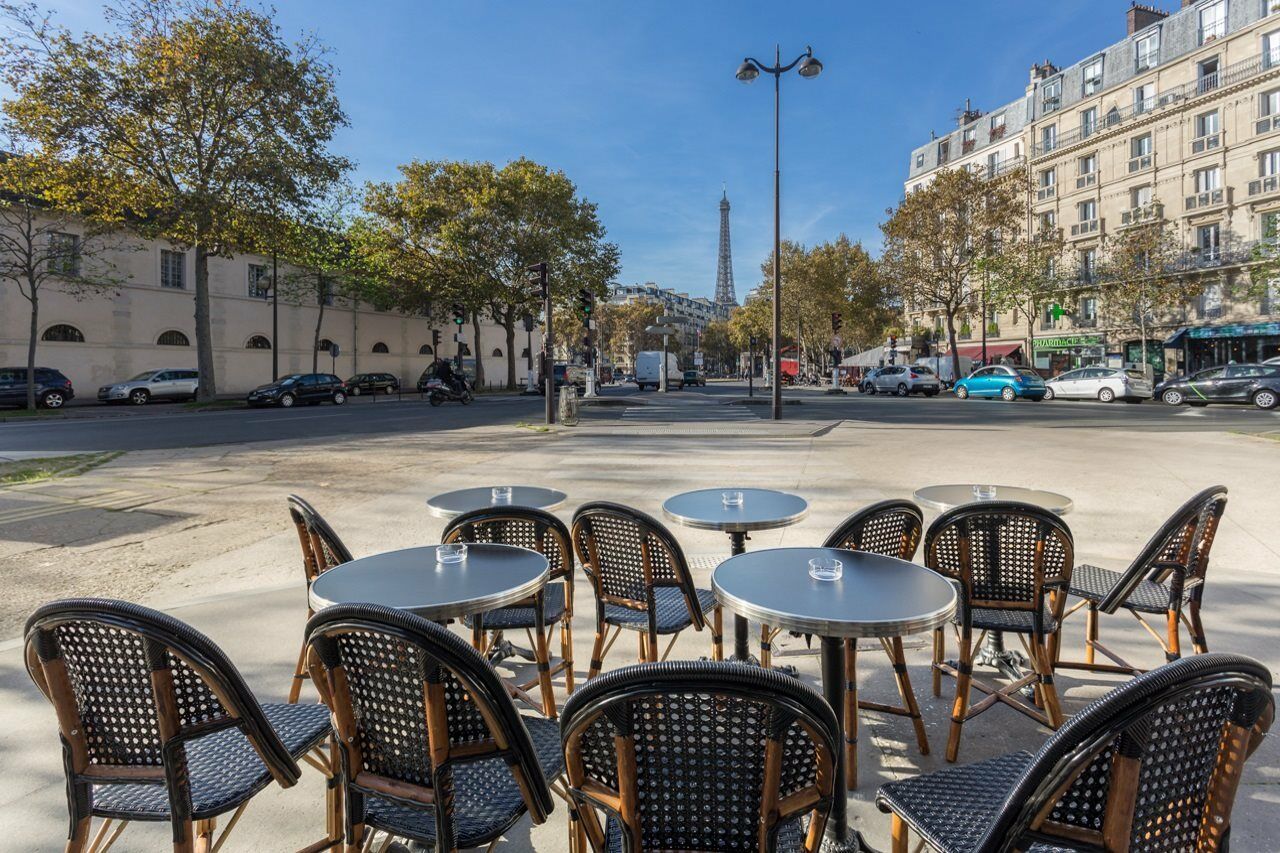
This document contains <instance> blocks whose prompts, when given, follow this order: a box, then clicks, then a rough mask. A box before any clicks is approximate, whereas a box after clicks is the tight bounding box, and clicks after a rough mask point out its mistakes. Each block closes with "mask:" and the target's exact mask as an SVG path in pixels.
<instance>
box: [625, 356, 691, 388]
mask: <svg viewBox="0 0 1280 853" xmlns="http://www.w3.org/2000/svg"><path fill="white" fill-rule="evenodd" d="M661 365H662V351H661V350H657V351H651V352H639V353H636V387H638V388H639V389H640V390H641V391H643V390H644V389H645V388H646V387H649V388H652V389H654V390H655V391H656V390H658V388H659V387H660V383H661V382H662V374H661V373H660V372H659V371H660V370H661V369H662V368H661ZM667 387H668V388H672V387H676V388H679V389H680V390H681V391H683V390H684V371H682V370H681V369H680V360H679V359H677V358H676V354H675V353H673V352H669V353H667Z"/></svg>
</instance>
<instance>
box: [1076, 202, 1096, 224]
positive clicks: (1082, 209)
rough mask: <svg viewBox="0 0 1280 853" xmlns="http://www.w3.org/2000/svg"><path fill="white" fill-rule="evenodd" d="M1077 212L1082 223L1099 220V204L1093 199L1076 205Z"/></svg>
mask: <svg viewBox="0 0 1280 853" xmlns="http://www.w3.org/2000/svg"><path fill="white" fill-rule="evenodd" d="M1076 212H1077V213H1079V215H1080V221H1081V222H1092V221H1093V220H1095V219H1097V218H1098V202H1097V201H1095V200H1093V199H1089V200H1088V201H1082V202H1080V203H1079V204H1077V205H1076Z"/></svg>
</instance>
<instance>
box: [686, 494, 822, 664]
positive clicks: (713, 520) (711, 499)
mask: <svg viewBox="0 0 1280 853" xmlns="http://www.w3.org/2000/svg"><path fill="white" fill-rule="evenodd" d="M726 492H741V493H742V503H741V504H738V505H736V506H728V505H726V504H725V502H724V495H725V493H726ZM662 513H663V515H665V516H666V517H667V518H669V519H670V520H672V521H674V522H675V523H676V524H679V525H681V526H683V527H690V528H693V529H695V530H719V531H722V532H724V533H728V534H729V554H730V555H731V556H733V555H737V554H742V553H745V552H746V550H747V545H746V542H747V539H748V538H749V537H748V536H747V534H748V533H752V532H754V531H758V530H776V529H777V528H780V527H788V526H790V525H792V524H795V523H796V522H798V521H800V520H801V519H803V518H804V517H805V516H806V515H808V513H809V502H808V501H806V500H805V499H804V498H802V497H800V496H799V495H793V494H790V493H788V492H780V491H776V490H774V489H728V488H726V489H697V490H695V491H692V492H682V493H681V494H678V495H675V496H673V497H670V498H667V500H666V501H665V502H664V503H663V504H662ZM775 627H776V626H775ZM747 633H748V623H747V618H746V617H745V616H742V615H741V614H737V613H735V614H734V617H733V657H734V659H735V660H742V661H745V660H750V659H751V649H750V645H749V642H748V636H747Z"/></svg>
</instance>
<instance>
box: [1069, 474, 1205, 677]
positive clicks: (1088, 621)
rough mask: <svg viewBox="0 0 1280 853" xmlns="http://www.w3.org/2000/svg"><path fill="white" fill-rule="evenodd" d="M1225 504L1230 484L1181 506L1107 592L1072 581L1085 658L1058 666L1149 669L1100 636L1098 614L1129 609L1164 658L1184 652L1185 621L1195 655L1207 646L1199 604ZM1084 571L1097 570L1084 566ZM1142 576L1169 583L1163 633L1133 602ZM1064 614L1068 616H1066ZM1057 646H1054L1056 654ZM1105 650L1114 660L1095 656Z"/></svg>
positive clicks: (1096, 669) (1119, 670)
mask: <svg viewBox="0 0 1280 853" xmlns="http://www.w3.org/2000/svg"><path fill="white" fill-rule="evenodd" d="M1226 507H1227V487H1226V486H1211V487H1210V488H1207V489H1204V490H1202V491H1201V492H1199V493H1198V494H1196V495H1194V496H1192V498H1191V499H1190V500H1188V501H1187V502H1186V503H1184V504H1183V505H1182V506H1180V507H1179V508H1178V509H1177V511H1175V512H1174V513H1173V515H1171V516H1170V517H1169V519H1168V520H1167V521H1165V523H1164V524H1162V525H1161V526H1160V529H1159V530H1157V531H1156V533H1155V535H1154V536H1152V537H1151V539H1150V540H1149V541H1148V542H1147V544H1146V545H1145V546H1144V547H1143V549H1142V550H1141V551H1140V552H1138V556H1137V557H1135V558H1134V560H1133V562H1132V563H1130V564H1129V568H1128V569H1126V570H1125V571H1124V573H1123V574H1122V575H1120V576H1119V577H1118V578H1117V579H1116V582H1115V584H1114V585H1113V586H1112V587H1111V588H1110V589H1109V590H1108V591H1107V592H1106V594H1105V595H1097V594H1089V592H1088V591H1085V590H1081V589H1078V588H1077V587H1075V586H1073V587H1072V589H1071V591H1070V594H1071V595H1073V596H1076V597H1079V598H1080V601H1078V602H1077V603H1075V604H1073V605H1072V606H1071V607H1070V609H1068V610H1067V612H1066V614H1065V616H1071V615H1072V614H1073V613H1075V612H1076V611H1078V610H1084V611H1085V640H1084V660H1083V661H1062V660H1059V661H1057V667H1058V668H1059V669H1078V670H1086V671H1090V672H1112V673H1124V674H1131V675H1138V674H1140V673H1142V672H1144V671H1145V670H1144V669H1143V668H1140V667H1138V666H1135V665H1134V664H1132V663H1130V662H1129V661H1127V660H1125V659H1124V658H1123V657H1121V656H1120V655H1119V654H1118V653H1117V652H1116V651H1114V650H1113V649H1111V648H1110V647H1108V646H1106V645H1104V644H1103V643H1102V642H1101V640H1100V639H1099V636H1100V630H1099V618H1098V617H1099V614H1100V613H1115V612H1116V611H1118V610H1121V609H1125V610H1128V611H1129V613H1131V614H1132V615H1133V618H1135V619H1137V620H1138V623H1139V624H1140V625H1142V627H1143V628H1144V629H1145V630H1146V631H1147V633H1149V634H1151V636H1152V637H1154V638H1155V640H1156V642H1157V643H1159V644H1160V649H1161V651H1163V652H1164V657H1165V662H1166V663H1169V662H1171V661H1175V660H1177V659H1178V658H1180V657H1182V629H1183V627H1184V626H1185V627H1186V629H1187V633H1188V634H1189V636H1190V638H1191V647H1192V650H1193V652H1194V653H1195V654H1204V653H1205V652H1207V651H1208V650H1209V641H1208V639H1207V638H1206V637H1205V631H1204V623H1203V622H1202V621H1201V617H1200V606H1201V602H1202V601H1203V600H1204V584H1205V575H1206V574H1207V572H1208V568H1209V552H1210V551H1211V550H1212V548H1213V541H1214V538H1215V536H1216V534H1217V532H1218V525H1219V523H1220V522H1221V520H1222V515H1223V513H1224V512H1225V511H1226ZM1080 569H1081V570H1094V567H1092V566H1081V567H1080ZM1144 581H1152V582H1155V583H1159V584H1167V588H1168V592H1169V597H1168V606H1167V608H1166V610H1165V614H1164V616H1165V624H1164V633H1163V636H1162V635H1161V632H1160V631H1159V630H1157V628H1156V627H1155V626H1153V625H1152V624H1151V623H1150V622H1148V621H1147V620H1146V619H1144V618H1143V616H1142V613H1140V612H1139V610H1138V609H1137V608H1136V607H1135V606H1134V603H1133V601H1132V597H1133V595H1134V592H1135V590H1137V588H1138V587H1139V585H1141V584H1142V583H1143V582H1144ZM1064 618H1065V617H1064ZM1056 653H1057V650H1056V649H1055V655H1056ZM1098 654H1101V655H1102V656H1103V657H1105V658H1107V659H1108V660H1109V661H1110V663H1103V662H1099V661H1098V660H1097V655H1098Z"/></svg>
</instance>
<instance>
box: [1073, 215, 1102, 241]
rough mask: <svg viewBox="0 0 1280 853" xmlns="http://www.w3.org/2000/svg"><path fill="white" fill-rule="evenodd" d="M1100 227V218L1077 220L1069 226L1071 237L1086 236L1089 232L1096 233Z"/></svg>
mask: <svg viewBox="0 0 1280 853" xmlns="http://www.w3.org/2000/svg"><path fill="white" fill-rule="evenodd" d="M1101 229H1102V220H1101V219H1089V220H1086V221H1084V222H1077V223H1076V224H1075V225H1072V226H1071V236H1072V237H1088V236H1089V235H1090V234H1097V233H1098V232H1099V231H1100V230H1101Z"/></svg>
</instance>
